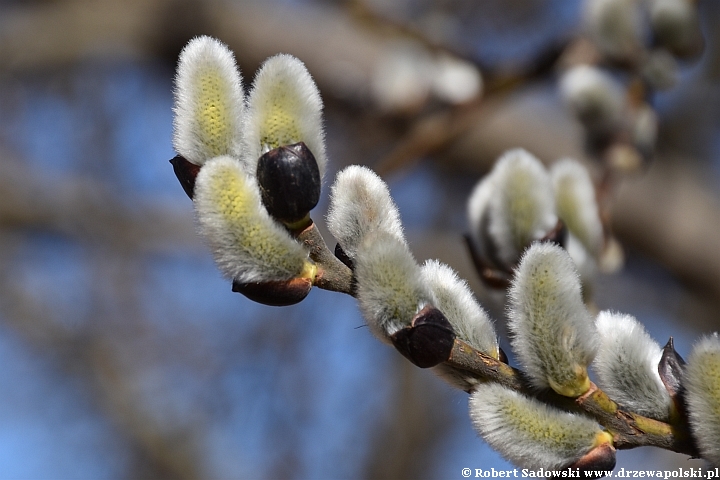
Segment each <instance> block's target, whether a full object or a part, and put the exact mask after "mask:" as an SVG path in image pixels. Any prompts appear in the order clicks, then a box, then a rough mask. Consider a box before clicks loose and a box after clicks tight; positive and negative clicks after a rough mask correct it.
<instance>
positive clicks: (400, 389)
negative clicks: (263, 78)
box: [0, 0, 720, 479]
mask: <svg viewBox="0 0 720 480" xmlns="http://www.w3.org/2000/svg"><path fill="white" fill-rule="evenodd" d="M699 8H700V9H701V12H702V14H703V17H704V19H705V20H704V28H705V35H706V40H707V42H708V45H707V48H706V52H705V54H704V55H703V57H701V58H700V59H697V60H695V61H693V62H687V64H682V65H681V71H680V73H681V76H680V81H679V83H678V85H676V86H675V87H674V89H672V90H670V91H668V92H666V93H662V94H660V95H658V96H657V97H656V98H655V106H656V107H657V109H658V112H659V114H660V118H661V134H662V135H661V140H660V143H659V144H658V157H659V158H658V165H659V166H657V167H656V166H655V165H653V166H652V167H650V168H651V169H653V168H655V169H660V171H661V172H668V171H670V172H673V173H672V174H671V175H670V178H671V180H672V182H671V183H668V184H667V185H671V186H672V185H676V183H675V182H676V181H677V182H680V180H682V181H684V182H686V183H687V182H691V183H689V186H688V185H686V184H685V183H683V184H682V185H684V187H683V188H687V189H689V190H687V191H692V192H702V195H703V196H702V198H703V199H704V201H705V202H706V203H704V204H703V205H702V207H703V208H702V209H701V210H688V211H686V212H684V215H685V216H686V217H687V218H688V221H687V224H684V225H683V226H682V227H681V226H679V225H674V224H669V225H666V228H667V229H669V231H670V230H672V229H675V228H686V229H689V230H687V231H686V235H687V236H688V237H691V238H692V237H693V234H694V233H695V232H694V230H692V228H693V226H694V225H696V224H700V225H703V226H704V227H705V228H708V226H710V227H713V228H715V229H716V230H717V229H719V228H720V221H719V220H720V218H718V217H717V216H715V217H711V218H705V219H703V218H697V215H699V214H700V212H702V213H703V214H704V213H705V212H711V213H712V212H717V209H718V196H717V190H718V175H719V174H720V169H719V165H720V162H718V154H719V153H720V141H718V138H720V136H719V135H718V133H719V131H720V130H719V129H720V122H718V117H717V112H718V111H720V109H718V107H720V91H719V90H718V88H717V78H718V75H719V74H720V63H719V62H718V55H717V48H716V47H717V38H716V36H717V35H716V32H715V31H713V27H714V26H717V25H718V21H720V12H719V11H718V10H719V9H718V6H717V5H713V4H712V2H710V1H700V2H699ZM581 13H582V12H581V5H580V2H566V1H560V0H558V1H550V2H547V1H524V2H520V1H500V0H495V1H488V2H482V3H478V2H472V1H463V0H451V1H444V2H430V1H410V0H404V1H401V2H389V1H387V2H385V1H382V0H376V1H375V0H374V1H368V2H346V3H340V2H330V1H320V0H317V1H312V0H295V1H281V0H275V1H270V2H263V3H261V2H244V1H235V2H231V1H226V2H221V1H211V2H200V1H196V2H191V1H188V2H183V1H175V0H153V1H140V0H124V1H115V2H110V1H99V2H90V1H86V0H67V1H42V0H34V1H7V0H6V1H0V392H2V394H0V478H3V479H4V478H8V479H10V478H13V479H38V478H48V479H50V478H55V479H58V478H63V479H120V478H133V479H135V478H253V479H254V478H461V475H460V471H461V469H462V468H464V467H469V468H473V469H474V468H485V469H489V468H490V467H495V468H511V467H510V466H509V464H507V463H506V462H505V461H504V460H502V459H501V458H500V457H499V456H498V454H496V453H495V452H493V451H492V450H490V449H489V448H488V447H487V446H486V445H485V443H484V442H483V441H482V440H481V439H480V438H478V437H477V435H476V434H475V433H474V431H473V430H472V427H471V425H470V422H469V419H468V416H467V395H466V394H465V393H463V392H457V391H454V390H452V389H451V388H450V387H448V386H446V385H445V384H444V383H442V382H441V381H440V380H439V379H437V378H435V377H434V376H433V374H432V373H431V372H428V371H421V370H419V369H416V368H414V367H412V366H411V365H410V364H409V363H407V362H406V361H404V359H402V357H400V356H399V355H398V354H397V353H396V352H395V351H393V350H392V349H390V348H387V347H386V346H384V345H382V344H380V343H379V342H377V341H376V340H375V339H374V338H372V336H371V335H370V333H369V332H368V330H367V329H366V328H364V327H363V325H364V321H363V319H362V317H361V316H360V314H359V312H358V309H357V307H356V304H355V301H354V299H352V298H350V297H346V296H343V295H340V294H333V293H330V292H325V291H319V290H317V289H316V290H315V291H313V292H312V293H311V294H310V296H309V297H308V298H307V299H306V300H305V301H303V302H302V303H300V304H299V305H296V306H293V307H286V308H276V307H266V306H262V305H258V304H255V303H252V302H250V301H248V300H247V299H245V298H244V297H242V296H241V295H238V294H234V293H232V292H231V290H230V285H229V284H228V282H226V281H225V280H223V279H222V278H221V276H220V274H219V272H218V271H217V270H216V268H215V266H214V265H213V262H212V258H211V256H210V253H209V251H208V249H207V248H205V246H204V245H203V243H202V240H201V239H200V238H199V237H198V236H197V235H196V233H195V224H194V217H193V215H194V214H193V210H192V204H191V202H190V200H188V198H187V197H186V196H185V194H184V193H183V191H182V189H181V188H180V186H179V184H178V183H177V180H176V179H175V177H174V175H173V173H172V169H171V167H170V165H169V164H168V160H169V159H170V158H172V157H173V156H174V155H175V153H174V152H173V149H172V146H171V134H172V111H171V108H172V79H173V75H174V62H175V60H176V58H177V54H178V53H179V50H180V48H182V46H183V45H184V43H185V42H186V41H187V40H188V39H189V38H191V37H192V36H194V35H197V34H210V35H215V36H217V37H218V38H220V39H221V40H223V41H224V42H226V43H228V45H229V46H230V47H231V48H232V49H233V50H234V51H235V53H236V56H237V60H238V63H239V65H240V67H241V69H242V72H243V75H244V78H245V83H246V85H249V84H250V82H251V80H252V75H253V72H254V71H255V69H256V68H257V66H258V65H259V63H260V62H261V61H262V60H263V59H264V58H265V57H267V56H269V55H271V54H273V53H276V52H279V51H287V52H289V53H293V54H296V55H298V56H299V57H300V58H301V59H302V60H303V61H305V62H306V63H307V64H308V67H309V68H310V71H311V72H312V73H313V74H314V75H315V76H316V79H317V81H318V84H319V87H320V90H321V92H322V93H323V97H324V100H325V104H326V115H325V124H326V130H327V141H328V153H329V158H330V162H331V165H330V171H329V174H328V175H327V177H326V179H325V186H326V187H327V185H329V183H330V182H331V181H332V177H333V176H334V173H335V172H336V171H337V170H339V169H340V168H342V167H343V166H344V165H347V164H350V163H360V164H367V165H370V166H372V167H377V168H378V170H379V171H381V173H383V175H384V177H385V178H386V180H387V181H388V182H389V185H390V188H391V191H392V194H393V197H394V198H395V200H396V202H397V203H398V206H399V208H400V211H401V214H402V218H403V222H404V225H405V228H406V230H407V233H408V237H409V240H410V243H411V246H412V248H413V251H414V253H415V254H416V257H417V258H418V260H424V259H426V258H440V259H442V260H443V261H446V262H448V263H450V264H451V265H453V266H454V267H455V268H456V269H457V270H459V271H460V273H461V276H463V277H464V278H467V279H468V280H469V281H470V283H471V285H472V286H473V288H474V289H475V291H476V292H477V294H478V297H479V298H481V300H482V301H483V302H487V306H488V309H489V310H490V311H491V312H492V313H493V316H494V318H495V319H496V320H497V321H498V323H499V324H501V323H502V305H495V306H493V305H492V298H491V297H490V296H489V295H488V294H487V292H485V291H484V289H483V287H482V285H481V284H480V283H479V282H478V279H477V276H476V274H475V273H474V272H473V270H472V269H471V267H470V264H469V257H468V256H467V254H466V253H465V251H464V249H463V246H462V234H463V233H464V232H465V229H466V226H465V214H464V202H465V199H466V197H467V195H468V193H469V191H470V189H471V188H472V186H473V184H474V183H475V182H476V181H477V179H478V178H480V176H481V175H482V173H483V172H484V171H486V170H487V169H488V168H489V167H490V166H491V164H492V159H493V158H495V156H496V155H497V154H498V153H499V152H500V151H502V150H503V149H505V148H510V147H513V146H516V145H523V146H527V147H528V148H531V149H534V151H536V152H540V153H538V155H542V156H544V159H548V160H551V159H553V158H558V157H560V156H563V155H569V154H577V155H582V148H581V146H582V141H581V139H580V138H579V135H578V133H577V128H576V126H575V125H574V124H573V123H572V120H571V119H569V118H568V117H567V114H566V113H565V112H564V110H563V109H562V107H561V106H560V105H559V101H558V99H557V93H556V91H555V87H554V85H555V84H554V81H555V78H554V73H553V72H552V71H549V72H548V73H546V74H544V75H542V76H539V77H537V78H532V79H531V81H530V82H526V83H525V84H523V85H521V86H520V87H518V88H517V89H516V90H514V91H511V92H510V93H508V94H503V95H499V96H498V97H497V98H496V97H489V98H488V100H487V105H488V106H487V108H485V107H483V104H481V106H480V107H477V108H479V109H481V110H482V115H481V116H480V117H478V121H477V124H478V127H477V128H478V129H479V130H477V131H476V130H473V129H468V130H467V131H465V133H464V134H463V135H460V136H459V137H458V138H457V139H456V140H457V141H455V140H453V142H449V143H448V144H445V145H443V148H442V149H438V150H434V151H432V152H431V153H428V154H423V155H420V158H412V159H411V161H404V162H400V163H399V164H397V163H393V162H390V161H388V160H387V159H388V158H396V157H395V156H393V152H395V150H394V148H395V147H396V146H397V145H399V144H402V142H403V141H404V139H406V138H407V136H408V133H409V132H412V131H413V127H414V125H416V122H418V121H421V120H422V119H423V118H429V117H428V116H430V115H434V114H442V113H443V112H444V111H450V112H453V111H457V110H453V108H457V109H458V110H459V109H461V108H462V107H448V106H447V105H444V104H442V103H441V102H438V101H433V100H427V99H423V101H422V102H421V104H420V105H410V106H409V107H407V108H403V109H399V110H398V111H388V110H386V109H385V110H384V109H383V108H381V106H379V104H378V102H376V101H374V97H373V90H372V87H371V86H370V85H371V83H372V73H373V66H374V65H375V64H376V63H378V62H379V61H380V60H379V59H378V57H379V56H380V55H381V53H382V52H383V51H385V50H386V49H388V48H390V47H389V45H392V44H394V42H396V41H398V39H400V41H402V42H407V41H415V37H414V36H413V35H415V34H418V32H419V33H420V34H422V35H425V36H426V38H428V39H430V42H429V43H431V44H433V45H442V46H443V48H447V49H448V51H450V52H453V53H454V54H457V55H459V56H461V57H463V58H465V59H468V60H471V61H472V62H475V63H476V64H477V65H480V68H481V70H482V69H487V70H488V71H493V72H501V73H502V72H506V71H507V72H515V71H523V68H524V67H525V66H527V65H529V64H532V62H534V61H536V59H537V57H539V56H541V54H544V53H545V51H546V50H551V49H552V48H553V47H554V46H555V45H557V44H561V43H562V42H567V41H568V39H569V38H571V37H572V36H573V35H575V34H577V32H578V31H579V28H580V20H581V18H580V17H581ZM410 32H412V33H413V35H411V34H410ZM427 45H428V42H426V43H421V46H422V47H423V48H425V47H427ZM483 109H484V110H483ZM438 112H439V113H438ZM487 112H489V113H487ZM548 112H550V115H548ZM496 119H504V120H502V121H500V120H497V122H499V123H498V124H494V123H493V122H494V121H496ZM503 122H504V123H503ZM497 131H500V132H502V134H501V135H498V134H497V133H495V132H497ZM538 131H539V132H540V133H538ZM483 132H485V133H483ZM487 132H490V133H487ZM545 132H549V133H545ZM483 135H485V136H483ZM488 137H492V138H491V140H492V141H490V140H488ZM478 139H479V140H478ZM557 139H560V141H556V140H557ZM476 140H477V142H480V145H481V147H477V143H473V142H474V141H476ZM463 142H464V143H463ZM483 142H485V143H483ZM483 145H484V147H483ZM468 149H470V150H471V151H470V153H468ZM663 168H664V169H665V170H662V169H663ZM648 178H650V179H654V178H655V177H653V176H652V175H651V174H650V173H648ZM662 178H666V177H662ZM659 184H660V185H665V184H663V183H661V182H660V183H659ZM653 185H655V184H653ZM638 188H639V189H641V188H645V187H638ZM647 188H651V187H647ZM678 188H679V190H678V191H679V192H685V191H686V190H683V189H680V187H678ZM640 191H643V192H644V191H645V190H640ZM672 191H674V190H672ZM325 192H327V188H325ZM671 193H672V192H671V190H668V189H665V190H664V191H663V192H661V195H660V198H664V197H669V196H670V194H671ZM629 195H630V196H628V197H627V198H630V199H632V198H634V197H632V194H629ZM620 198H621V199H622V198H624V197H622V195H621V196H620ZM658 205H659V207H658V208H661V206H662V202H659V203H658ZM326 207H327V199H326V198H325V199H323V201H321V204H320V205H319V206H318V207H317V210H316V212H315V213H314V218H315V219H316V221H317V222H318V223H319V224H320V226H321V228H324V227H323V226H322V223H323V222H322V219H323V216H324V211H325V209H326ZM693 222H694V223H693ZM630 223H632V222H630ZM323 231H324V230H323ZM616 233H617V235H618V237H619V238H620V240H621V242H622V243H624V244H625V247H626V260H627V262H626V266H625V269H624V270H623V271H622V273H620V274H617V275H614V276H612V277H603V278H600V279H599V280H598V283H597V286H596V298H595V301H596V303H597V305H598V307H600V308H612V309H615V310H620V311H624V312H628V313H632V314H634V315H636V316H637V317H638V319H640V320H641V321H642V322H643V323H645V324H646V325H647V326H648V329H649V331H650V332H651V334H652V335H653V336H654V337H655V338H656V339H657V340H658V341H659V342H660V343H661V344H663V343H664V342H665V341H666V339H667V338H668V337H669V336H671V335H672V336H674V337H675V340H676V347H677V349H678V351H679V352H680V353H681V354H683V355H686V354H687V353H688V352H689V349H690V347H691V345H692V342H693V341H694V339H695V338H697V337H698V336H699V335H700V334H702V333H704V332H710V331H713V330H716V329H717V325H718V311H719V309H718V305H719V304H720V300H719V298H720V296H719V295H718V290H717V288H718V287H717V286H715V287H713V282H714V281H715V279H717V278H718V277H717V275H718V273H717V271H713V270H712V269H713V268H715V266H716V263H717V262H716V261H714V260H712V258H714V257H717V256H718V250H714V251H713V250H709V251H706V252H698V254H704V255H707V256H708V258H709V259H711V260H708V263H707V264H704V263H702V262H700V264H699V265H697V264H695V263H697V259H693V262H695V263H692V262H690V261H686V260H683V259H679V260H678V259H675V260H673V259H672V257H670V259H668V256H667V255H666V254H665V250H662V248H660V247H657V248H655V243H653V242H655V241H656V240H658V239H657V238H650V239H648V238H644V237H642V235H640V234H638V233H637V232H635V231H633V230H632V228H629V227H628V226H627V221H626V223H621V224H619V225H618V226H617V231H616ZM325 235H326V238H328V239H329V235H328V234H327V233H326V234H325ZM711 240H712V239H711ZM329 243H331V242H330V241H329ZM331 245H332V244H331ZM709 245H715V246H718V244H717V243H715V244H713V243H710V244H709ZM678 248H680V247H678ZM680 250H682V249H681V248H680ZM691 263H692V264H691ZM500 329H501V330H502V326H500ZM503 345H504V346H505V349H506V350H509V349H508V347H507V341H506V340H503ZM618 459H619V463H618V466H619V467H620V466H624V467H625V468H641V467H643V468H644V467H652V468H655V467H657V468H669V467H670V466H676V465H679V466H684V467H687V466H691V465H699V464H700V463H697V464H696V463H693V462H687V461H686V460H685V457H683V456H680V455H674V454H670V453H668V452H663V451H659V450H653V449H648V448H645V449H638V450H636V451H632V452H621V453H620V454H619V455H618Z"/></svg>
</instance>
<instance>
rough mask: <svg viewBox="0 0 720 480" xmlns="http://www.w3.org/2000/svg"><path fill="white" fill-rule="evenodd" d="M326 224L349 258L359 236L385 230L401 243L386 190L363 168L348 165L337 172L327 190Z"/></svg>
mask: <svg viewBox="0 0 720 480" xmlns="http://www.w3.org/2000/svg"><path fill="white" fill-rule="evenodd" d="M327 225H328V230H330V233H332V235H333V236H334V237H335V239H336V240H337V241H338V243H339V244H340V246H341V247H342V248H343V250H344V251H345V253H346V254H347V255H348V257H350V258H355V255H356V253H357V249H358V247H359V246H360V244H361V243H362V242H363V239H365V238H366V237H367V236H368V235H369V234H371V233H373V232H385V233H387V234H389V235H391V236H393V237H395V238H397V239H398V240H399V241H401V242H402V243H405V237H404V235H403V229H402V224H401V223H400V213H399V212H398V209H397V207H396V206H395V203H394V202H393V200H392V197H390V191H389V190H388V187H387V185H386V184H385V182H383V181H382V179H381V178H380V177H379V176H378V175H377V174H376V173H375V172H373V171H372V170H370V169H369V168H367V167H361V166H358V165H351V166H349V167H347V168H345V169H344V170H342V171H341V172H340V173H338V174H337V177H336V178H335V183H334V184H333V186H332V188H331V190H330V207H329V208H328V215H327Z"/></svg>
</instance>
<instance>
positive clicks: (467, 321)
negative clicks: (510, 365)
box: [422, 260, 500, 391]
mask: <svg viewBox="0 0 720 480" xmlns="http://www.w3.org/2000/svg"><path fill="white" fill-rule="evenodd" d="M422 280H423V282H424V283H425V285H427V287H428V288H429V289H430V291H431V293H432V305H433V306H434V307H436V308H438V309H439V310H440V311H441V312H442V313H443V314H444V315H445V318H447V319H448V321H449V322H450V325H452V327H453V330H454V331H455V335H457V338H458V339H460V340H462V341H464V342H466V343H468V344H469V345H471V346H472V347H474V348H475V349H477V350H479V351H481V352H483V353H486V354H487V355H490V356H491V357H493V358H496V359H497V358H499V357H500V351H499V346H498V341H497V335H496V334H495V328H494V327H493V324H492V322H491V321H490V318H489V317H488V315H487V313H485V310H483V308H482V307H481V306H480V304H478V302H477V301H476V300H475V298H474V297H473V294H472V292H471V291H470V287H468V285H467V283H466V282H465V281H464V280H462V279H460V278H459V277H458V275H457V273H455V271H454V270H453V269H452V268H450V267H449V266H447V265H445V264H444V263H441V262H439V261H437V260H428V261H426V262H425V263H424V264H423V266H422ZM433 371H434V372H435V373H436V374H438V375H439V376H440V377H442V378H443V379H444V380H446V381H447V382H449V383H450V384H451V385H454V386H455V387H457V388H460V389H461V390H466V391H467V390H470V389H471V388H473V387H474V386H475V385H476V384H477V383H478V380H477V379H476V378H474V377H472V376H468V375H466V374H465V373H464V372H463V371H462V370H458V369H455V368H453V367H450V366H449V365H447V364H445V363H441V364H440V365H437V366H436V367H434V368H433Z"/></svg>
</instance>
